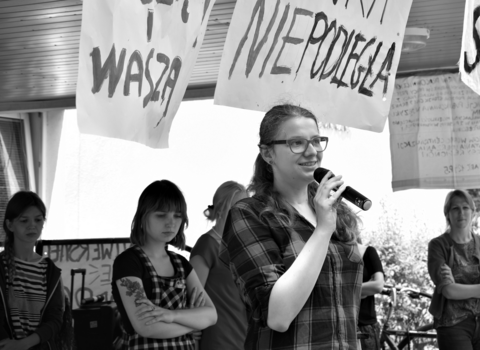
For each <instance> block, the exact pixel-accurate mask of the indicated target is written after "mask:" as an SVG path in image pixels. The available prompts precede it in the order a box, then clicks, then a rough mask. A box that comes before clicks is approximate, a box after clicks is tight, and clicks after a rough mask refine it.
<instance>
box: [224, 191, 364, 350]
mask: <svg viewBox="0 0 480 350" xmlns="http://www.w3.org/2000/svg"><path fill="white" fill-rule="evenodd" d="M264 207H265V203H264V202H262V200H261V199H260V198H259V197H256V196H253V197H252V198H247V199H244V200H242V201H239V202H237V203H236V204H235V206H234V207H233V208H232V209H231V210H230V213H229V216H228V218H227V222H226V225H225V230H224V234H223V245H222V249H221V252H220V259H221V260H222V261H223V262H224V263H225V264H227V265H228V266H229V267H230V270H231V271H232V274H233V277H234V279H235V282H236V283H237V286H238V287H239V288H240V289H241V293H242V294H243V295H244V302H245V303H246V307H247V313H248V323H249V324H248V331H247V339H246V341H245V349H262V350H267V349H282V350H284V349H295V350H300V349H302V350H303V349H305V350H310V349H315V350H317V349H357V336H356V328H357V320H358V311H359V306H360V293H361V288H362V273H363V262H362V258H361V257H360V254H359V251H358V247H357V245H356V244H346V243H341V242H338V241H334V240H331V241H330V243H329V247H328V253H327V256H326V258H325V262H324V264H323V267H322V270H321V272H320V275H319V276H318V280H317V282H316V284H315V286H314V288H313V290H312V292H311V294H310V296H309V298H308V299H307V301H306V303H305V305H304V307H303V308H302V309H301V310H300V313H299V314H298V315H297V317H296V318H295V319H294V320H293V322H292V323H291V324H290V327H289V328H288V330H287V331H286V332H284V333H280V332H276V331H274V330H272V329H270V328H269V327H268V326H267V317H268V302H269V298H270V293H271V291H272V288H273V286H274V284H275V282H276V281H277V280H278V279H279V278H280V277H281V276H282V275H283V274H284V273H285V271H287V270H288V268H289V267H290V266H291V265H292V264H293V262H294V261H295V259H296V257H297V256H298V254H300V252H301V250H302V248H303V247H304V245H305V242H306V241H307V240H308V239H309V237H310V236H311V235H312V233H313V231H314V227H313V226H312V225H311V224H310V223H309V222H308V221H307V220H306V219H305V218H303V217H302V216H301V215H299V214H297V216H296V219H295V222H294V224H293V226H292V228H288V227H286V226H285V225H283V224H282V223H281V221H280V220H279V219H278V217H277V216H276V215H274V214H272V213H268V214H266V215H265V216H264V217H263V219H262V220H261V219H260V218H259V213H260V211H261V210H262V209H263V208H264Z"/></svg>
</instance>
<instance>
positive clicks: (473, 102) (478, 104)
mask: <svg viewBox="0 0 480 350" xmlns="http://www.w3.org/2000/svg"><path fill="white" fill-rule="evenodd" d="M388 120H389V126H390V150H391V154H392V172H393V176H392V188H393V190H394V191H398V190H405V189H409V188H426V189H427V188H430V189H433V188H443V189H453V188H457V189H458V188H464V189H467V188H478V187H480V96H478V95H477V94H476V93H475V92H473V91H472V90H471V89H469V88H468V87H467V86H466V85H465V84H464V83H463V82H462V81H460V77H459V75H458V74H446V75H437V76H431V77H409V78H404V79H397V81H396V84H395V92H394V94H393V99H392V107H391V110H390V115H389V118H388Z"/></svg>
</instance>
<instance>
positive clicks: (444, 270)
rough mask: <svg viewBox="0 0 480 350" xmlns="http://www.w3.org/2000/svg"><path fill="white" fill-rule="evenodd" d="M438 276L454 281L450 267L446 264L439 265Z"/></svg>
mask: <svg viewBox="0 0 480 350" xmlns="http://www.w3.org/2000/svg"><path fill="white" fill-rule="evenodd" d="M440 276H441V277H442V279H443V280H445V279H447V280H451V281H452V282H455V278H453V274H452V269H451V268H450V267H449V266H448V265H447V264H443V265H442V266H440Z"/></svg>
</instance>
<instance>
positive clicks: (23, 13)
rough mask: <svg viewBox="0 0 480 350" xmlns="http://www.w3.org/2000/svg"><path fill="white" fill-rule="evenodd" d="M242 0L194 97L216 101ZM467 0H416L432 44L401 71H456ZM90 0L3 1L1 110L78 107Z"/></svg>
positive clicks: (217, 21)
mask: <svg viewBox="0 0 480 350" xmlns="http://www.w3.org/2000/svg"><path fill="white" fill-rule="evenodd" d="M235 3H236V1H235V0H216V2H215V5H214V7H213V10H212V13H211V15H210V19H209V21H208V27H207V32H206V35H205V39H204V42H203V45H202V47H201V50H200V53H199V56H198V59H197V62H196V65H195V68H194V71H193V74H192V76H191V78H190V83H189V87H188V90H187V93H186V95H185V98H186V99H192V98H209V97H213V94H214V91H215V84H216V80H217V75H218V71H219V66H220V60H221V57H222V51H223V46H224V42H225V38H226V35H227V31H228V26H229V24H230V20H231V18H232V14H233V10H234V7H235ZM464 8H465V0H413V5H412V9H411V12H410V17H409V19H408V24H407V27H422V28H428V29H429V30H430V39H428V41H427V46H426V47H425V48H424V49H422V50H419V51H415V52H410V53H406V52H404V53H402V56H401V59H400V66H399V69H398V73H399V74H408V73H411V72H412V71H416V70H430V69H442V68H455V67H456V65H457V62H458V59H459V57H460V48H461V39H462V28H463V16H464ZM81 20H82V0H3V1H0V111H14V110H41V109H45V108H55V107H59V108H72V107H74V106H75V90H76V82H77V70H78V53H79V42H80V26H81Z"/></svg>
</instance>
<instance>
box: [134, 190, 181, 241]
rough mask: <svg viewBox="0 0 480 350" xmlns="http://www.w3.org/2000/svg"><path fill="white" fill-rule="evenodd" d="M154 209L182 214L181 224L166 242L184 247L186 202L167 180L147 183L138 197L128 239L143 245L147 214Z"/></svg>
mask: <svg viewBox="0 0 480 350" xmlns="http://www.w3.org/2000/svg"><path fill="white" fill-rule="evenodd" d="M155 211H165V212H169V211H173V212H178V213H181V214H182V224H181V225H180V229H179V230H178V233H177V234H176V236H175V238H174V239H173V240H171V241H170V242H168V244H171V245H173V246H174V247H177V248H178V249H182V250H183V249H185V233H184V230H185V226H188V216H187V203H186V202H185V197H184V196H183V194H182V191H180V189H179V188H178V187H177V185H175V184H174V183H173V182H171V181H168V180H160V181H154V182H152V183H151V184H150V185H148V186H147V187H146V188H145V189H144V190H143V192H142V194H141V195H140V198H139V199H138V206H137V211H136V212H135V216H134V217H133V220H132V231H131V233H130V241H131V243H132V244H136V245H138V246H140V247H141V246H143V245H145V236H146V234H145V231H144V227H146V218H147V215H148V214H150V213H152V212H155Z"/></svg>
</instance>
